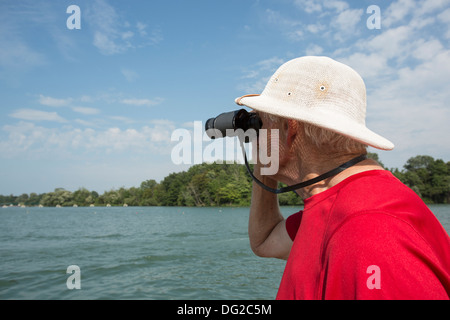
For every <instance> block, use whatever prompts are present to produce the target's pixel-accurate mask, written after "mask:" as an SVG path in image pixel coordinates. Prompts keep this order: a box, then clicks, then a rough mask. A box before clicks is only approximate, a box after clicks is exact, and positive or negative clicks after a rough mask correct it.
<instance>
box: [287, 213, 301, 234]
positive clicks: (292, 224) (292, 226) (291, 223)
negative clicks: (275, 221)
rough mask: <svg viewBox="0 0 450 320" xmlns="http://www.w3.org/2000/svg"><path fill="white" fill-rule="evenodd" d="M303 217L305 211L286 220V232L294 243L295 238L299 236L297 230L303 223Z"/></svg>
mask: <svg viewBox="0 0 450 320" xmlns="http://www.w3.org/2000/svg"><path fill="white" fill-rule="evenodd" d="M302 216H303V211H299V212H297V213H294V214H293V215H291V216H289V217H288V218H287V219H286V231H287V233H288V234H289V237H290V238H291V240H292V241H294V239H295V236H296V235H297V230H298V228H299V227H300V223H301V222H302Z"/></svg>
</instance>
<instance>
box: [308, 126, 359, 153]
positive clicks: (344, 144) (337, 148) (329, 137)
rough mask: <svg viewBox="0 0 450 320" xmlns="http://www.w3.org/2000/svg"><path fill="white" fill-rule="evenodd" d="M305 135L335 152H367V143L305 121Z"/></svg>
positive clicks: (320, 146) (320, 147)
mask: <svg viewBox="0 0 450 320" xmlns="http://www.w3.org/2000/svg"><path fill="white" fill-rule="evenodd" d="M303 128H304V130H305V135H306V137H308V138H309V139H310V140H311V142H312V143H313V144H314V145H315V146H317V147H318V148H319V149H323V148H327V150H328V151H333V152H349V153H366V152H367V145H365V144H363V143H361V142H358V141H356V140H353V139H351V138H348V137H346V136H343V135H341V134H339V133H336V132H333V131H331V130H328V129H325V128H321V127H318V126H315V125H312V124H309V123H303Z"/></svg>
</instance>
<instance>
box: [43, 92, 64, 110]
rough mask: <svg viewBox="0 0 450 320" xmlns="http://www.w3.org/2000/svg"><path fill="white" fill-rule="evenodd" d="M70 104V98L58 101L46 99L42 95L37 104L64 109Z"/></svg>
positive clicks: (50, 98)
mask: <svg viewBox="0 0 450 320" xmlns="http://www.w3.org/2000/svg"><path fill="white" fill-rule="evenodd" d="M71 102H72V99H71V98H67V99H58V98H53V97H46V96H44V95H42V94H40V95H39V103H40V104H42V105H44V106H49V107H64V106H67V105H69V104H70V103H71Z"/></svg>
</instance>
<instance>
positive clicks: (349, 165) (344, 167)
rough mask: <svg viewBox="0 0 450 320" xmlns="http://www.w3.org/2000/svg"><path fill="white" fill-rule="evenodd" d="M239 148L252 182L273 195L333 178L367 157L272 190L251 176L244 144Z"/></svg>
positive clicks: (361, 156) (361, 157) (362, 156)
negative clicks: (309, 178) (312, 177)
mask: <svg viewBox="0 0 450 320" xmlns="http://www.w3.org/2000/svg"><path fill="white" fill-rule="evenodd" d="M241 148H242V153H243V155H244V161H245V166H246V167H247V171H248V173H249V174H250V176H251V177H252V179H253V181H255V182H256V183H257V184H258V185H259V186H260V187H261V188H263V189H264V190H267V191H270V192H272V193H275V194H280V193H286V192H290V191H295V190H298V189H301V188H304V187H307V186H310V185H312V184H315V183H317V182H320V181H322V180H325V179H328V178H330V177H333V176H335V175H337V174H338V173H340V172H342V171H344V170H346V169H348V168H350V167H352V166H354V165H355V164H357V163H359V162H361V161H364V160H366V159H367V156H366V155H365V154H363V155H360V156H358V157H356V158H354V159H352V160H350V161H348V162H346V163H344V164H342V165H340V166H339V167H337V168H336V169H333V170H331V171H328V172H326V173H324V174H322V175H320V176H318V177H316V178H314V179H311V180H307V181H304V182H301V183H298V184H295V185H293V186H288V187H284V188H280V189H272V188H270V187H268V186H266V185H265V184H264V183H262V182H261V181H260V180H258V179H257V178H256V177H255V176H254V175H253V172H252V171H251V170H250V167H249V165H248V161H247V155H246V153H245V148H244V144H243V143H242V141H241Z"/></svg>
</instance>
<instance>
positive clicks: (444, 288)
mask: <svg viewBox="0 0 450 320" xmlns="http://www.w3.org/2000/svg"><path fill="white" fill-rule="evenodd" d="M286 229H287V231H288V233H289V235H290V236H291V238H292V239H293V241H294V243H293V245H292V249H291V253H290V255H289V259H288V261H287V264H286V268H285V271H284V274H283V278H282V280H281V284H280V288H279V291H278V295H277V299H281V300H283V299H449V296H450V273H449V272H450V238H449V236H448V234H447V232H446V231H445V230H444V229H443V227H442V225H441V224H440V223H439V221H438V220H437V219H436V218H435V216H434V215H433V213H432V212H431V211H430V210H429V209H428V207H427V206H426V205H425V204H424V203H423V201H422V200H421V199H420V198H419V197H418V196H417V195H416V194H415V193H414V192H413V191H412V190H411V189H409V188H408V187H407V186H405V185H404V184H402V183H401V182H400V181H399V180H398V179H397V178H395V177H394V176H393V175H392V174H391V173H390V172H389V171H382V170H374V171H367V172H363V173H359V174H356V175H353V176H351V177H349V178H347V179H346V180H344V181H342V182H341V183H339V184H338V185H336V186H334V187H333V188H330V189H328V190H326V191H324V192H321V193H319V194H317V195H315V196H313V197H311V198H308V199H306V200H305V207H304V210H303V211H300V212H298V213H296V214H294V215H292V216H291V217H289V218H288V219H287V220H286Z"/></svg>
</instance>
